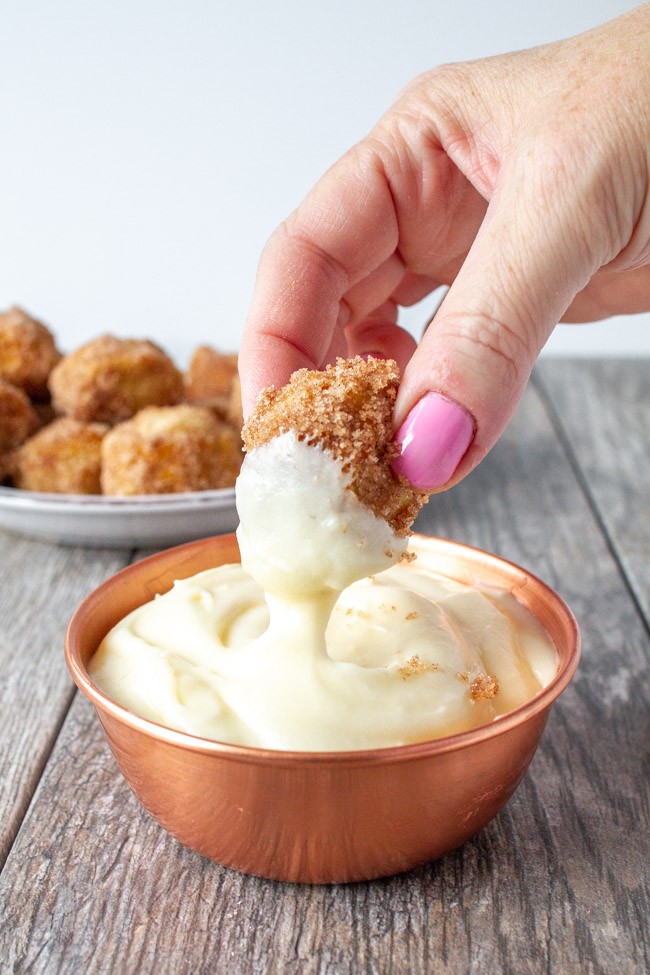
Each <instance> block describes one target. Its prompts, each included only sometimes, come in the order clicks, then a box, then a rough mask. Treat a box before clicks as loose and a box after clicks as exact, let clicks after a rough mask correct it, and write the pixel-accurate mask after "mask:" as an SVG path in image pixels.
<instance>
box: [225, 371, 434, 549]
mask: <svg viewBox="0 0 650 975" xmlns="http://www.w3.org/2000/svg"><path fill="white" fill-rule="evenodd" d="M398 384H399V369H398V368H397V364H396V363H395V362H393V361H392V360H391V359H373V358H372V357H369V358H368V360H367V361H365V360H364V359H362V358H361V356H357V357H356V358H354V359H337V360H336V365H334V366H328V367H327V368H326V369H325V370H323V371H322V372H320V371H317V370H309V369H299V370H298V371H297V372H295V373H294V374H293V376H292V377H291V379H290V380H289V382H288V383H287V385H286V386H283V387H282V389H265V390H263V391H262V392H261V393H260V396H259V399H258V401H257V404H256V406H255V409H254V410H253V412H252V413H251V415H250V417H249V418H248V420H247V421H246V423H245V425H244V429H243V431H242V438H243V441H244V449H245V450H252V449H253V448H254V447H260V446H262V444H265V443H267V442H268V441H269V440H272V439H273V438H274V437H277V436H279V435H280V434H282V433H287V432H289V431H290V430H293V431H294V432H295V433H296V435H297V436H298V439H299V440H303V441H305V442H306V443H307V444H309V445H310V446H319V447H321V448H322V449H323V450H326V451H327V452H328V453H330V454H332V456H334V457H335V458H336V459H337V460H339V461H341V466H342V469H343V471H344V473H346V474H348V475H349V476H350V485H349V487H350V489H351V490H352V491H354V493H355V494H356V496H357V497H358V498H359V500H360V501H362V502H363V503H364V504H366V505H367V506H368V507H369V508H371V509H372V511H374V513H375V514H376V515H377V516H378V517H380V518H384V519H385V521H387V522H388V523H389V525H390V526H391V528H392V529H393V531H394V532H395V533H396V534H397V535H402V536H403V535H407V534H408V532H409V528H410V526H411V524H412V523H413V520H414V519H415V516H416V515H417V513H418V511H419V510H420V508H421V507H422V505H423V504H425V502H426V501H427V500H428V495H427V494H426V493H425V492H424V491H418V490H417V489H416V488H414V487H413V485H412V484H411V483H410V482H409V481H408V480H407V479H406V478H405V477H403V476H402V475H401V474H396V473H395V471H393V469H392V467H391V465H390V462H391V460H392V459H393V458H395V457H396V456H397V455H398V454H399V446H398V445H397V444H396V443H395V441H394V440H393V429H392V416H393V406H394V405H395V399H396V396H397V387H398Z"/></svg>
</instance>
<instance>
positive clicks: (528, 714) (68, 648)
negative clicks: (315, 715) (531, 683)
mask: <svg viewBox="0 0 650 975" xmlns="http://www.w3.org/2000/svg"><path fill="white" fill-rule="evenodd" d="M231 538H235V536H234V534H232V533H231V534H226V535H216V536H211V537H208V538H201V539H198V540H196V541H193V542H186V543H185V544H183V545H176V546H174V547H172V548H168V549H164V550H163V551H161V552H156V553H155V554H153V555H149V556H147V557H146V558H143V559H139V560H138V561H137V562H133V563H131V564H130V565H128V566H125V568H123V569H121V570H119V571H118V572H116V573H114V574H113V575H112V576H109V578H108V579H106V580H105V581H104V582H103V583H101V584H100V585H99V586H98V587H96V588H95V589H94V590H93V591H92V592H91V593H89V595H88V596H86V598H85V599H84V600H83V601H82V602H81V603H80V605H79V606H78V608H77V609H76V611H75V612H74V614H73V616H72V618H71V620H70V622H69V624H68V627H67V630H66V634H65V658H66V663H67V665H68V669H69V671H70V674H71V676H72V679H73V680H74V682H75V684H76V685H77V687H78V688H79V690H80V691H81V692H82V693H83V694H84V695H85V697H87V698H88V699H89V700H90V701H91V703H92V704H94V706H95V708H96V709H97V710H98V711H103V712H104V713H105V714H107V715H108V716H109V717H111V718H113V719H114V720H116V721H118V722H119V723H120V724H123V725H126V726H127V727H129V728H131V729H133V730H134V731H138V732H140V733H142V734H144V735H146V736H147V737H149V738H154V739H156V740H158V741H159V742H164V743H166V744H168V745H173V746H176V747H178V748H182V749H186V750H189V751H191V752H198V753H202V754H205V755H215V756H218V757H219V758H222V759H226V760H228V759H229V760H232V761H237V762H246V763H254V764H265V765H268V764H269V763H272V764H273V765H285V766H286V765H319V764H336V765H344V766H351V765H377V764H391V763H393V762H404V761H415V760H417V759H421V758H423V757H425V756H426V757H430V756H432V755H441V754H444V753H447V752H453V751H457V750H459V749H461V748H466V747H469V746H470V745H472V744H477V743H479V742H482V741H485V740H487V739H491V738H495V737H497V736H499V735H502V734H505V733H507V732H508V731H510V730H511V729H512V728H514V727H517V726H518V725H521V724H523V723H525V722H526V721H527V720H529V719H530V718H532V717H534V716H535V715H538V714H540V713H541V712H543V711H544V710H546V709H547V708H550V706H551V704H552V703H553V702H554V701H555V700H556V698H558V697H559V695H560V694H561V693H562V691H564V689H565V688H566V687H567V686H568V684H569V683H570V681H571V679H572V677H573V675H574V674H575V672H576V669H577V667H578V662H579V660H580V653H581V638H580V631H579V629H578V624H577V621H576V618H575V616H574V615H573V613H572V611H571V610H570V608H569V607H568V606H567V604H566V603H565V601H564V600H563V599H562V597H561V596H560V595H559V594H558V593H557V592H556V591H555V590H554V589H553V588H552V587H551V586H549V585H548V584H547V583H545V582H544V581H543V580H541V579H540V578H539V577H538V576H536V575H535V574H534V573H532V572H530V571H529V570H528V569H523V568H522V567H521V566H519V565H517V563H516V562H511V561H509V560H508V559H504V558H501V557H500V556H498V555H493V554H492V553H490V552H486V551H485V550H483V549H480V548H476V547H474V546H471V545H465V544H463V543H462V542H454V541H450V540H448V539H443V538H437V537H435V536H430V535H419V534H417V533H414V534H413V535H412V536H411V538H412V539H414V540H415V541H416V543H417V544H419V545H422V546H423V547H424V548H432V549H435V550H440V549H442V550H443V552H444V553H446V554H448V555H449V556H452V557H454V556H456V557H462V558H467V556H468V555H469V557H470V563H472V562H474V563H476V562H478V561H481V562H482V563H483V564H486V563H487V564H490V565H492V566H495V567H499V568H501V567H505V569H506V571H507V572H510V573H513V575H516V574H517V573H519V574H520V575H521V577H522V579H525V580H530V581H531V582H532V583H533V584H534V585H535V586H536V587H538V588H539V589H540V591H541V592H542V593H543V594H544V596H545V598H546V600H547V601H548V602H550V603H552V604H554V605H555V607H556V609H557V611H558V616H560V617H561V619H562V623H563V625H564V629H565V630H566V633H567V637H568V644H569V650H568V653H567V657H566V660H565V662H564V664H561V665H560V666H559V668H558V671H557V673H556V674H555V676H554V677H553V679H552V680H551V681H550V682H549V683H548V684H547V685H546V687H544V688H542V689H541V690H540V691H538V692H537V694H535V696H534V697H532V698H531V699H530V700H529V701H526V702H525V703H524V704H522V705H520V706H519V707H518V708H515V709H514V710H512V711H508V712H507V713H506V714H503V715H499V716H498V717H496V718H494V720H493V721H491V722H490V723H489V724H486V725H479V726H478V727H477V728H471V729H469V730H468V731H462V732H459V733H457V734H455V735H448V736H445V737H442V738H434V739H428V740H426V741H420V742H413V743H411V744H407V745H390V746H387V747H384V748H372V749H354V750H352V749H351V750H349V751H299V750H283V749H272V748H257V747H255V746H252V745H236V744H231V743H229V742H222V741H215V740H212V739H209V738H201V737H199V736H197V735H192V734H189V733H188V732H185V731H178V730H176V729H174V728H168V727H166V726H165V725H161V724H158V723H157V722H155V721H151V720H150V719H149V718H143V717H141V716H140V715H138V714H134V713H133V712H132V711H129V710H128V709H127V708H125V707H123V706H122V705H121V704H118V703H117V702H116V701H114V700H112V699H111V698H110V697H108V696H107V695H106V694H105V693H104V692H103V691H101V690H100V689H99V687H97V685H96V684H94V683H93V681H92V680H91V679H90V676H89V675H88V671H87V668H86V667H85V665H83V664H82V663H81V659H80V656H79V650H78V646H79V644H80V643H81V637H82V623H83V618H84V617H85V616H86V614H87V613H88V612H90V611H91V610H92V609H93V608H94V607H95V606H96V604H97V603H99V602H101V601H103V599H104V598H105V597H106V593H107V590H110V588H111V587H112V586H113V585H115V582H116V580H119V581H122V580H124V579H125V578H127V577H128V576H129V575H136V574H137V573H138V572H139V571H141V570H142V567H144V566H146V565H149V564H152V563H154V562H156V561H157V560H158V559H159V558H160V557H161V556H163V555H164V556H169V555H170V554H173V553H176V554H177V555H178V556H179V557H180V558H182V557H183V556H184V555H190V554H191V550H192V549H195V548H202V547H204V546H209V545H210V544H214V543H215V542H216V541H218V540H229V539H231ZM441 574H444V573H441ZM450 578H452V577H451V576H450ZM513 595H514V593H513ZM515 598H516V595H515ZM558 652H559V651H558Z"/></svg>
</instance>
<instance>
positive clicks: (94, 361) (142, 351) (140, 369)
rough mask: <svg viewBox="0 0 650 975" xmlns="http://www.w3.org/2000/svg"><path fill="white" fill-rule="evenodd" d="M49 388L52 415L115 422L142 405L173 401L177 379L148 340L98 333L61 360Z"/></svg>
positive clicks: (178, 396) (179, 390)
mask: <svg viewBox="0 0 650 975" xmlns="http://www.w3.org/2000/svg"><path fill="white" fill-rule="evenodd" d="M50 389H51V391H52V402H53V405H54V407H55V409H56V410H57V411H58V412H60V413H65V414H67V415H68V416H73V417H75V419H77V420H97V421H101V422H103V423H118V422H119V421H120V420H126V419H128V418H129V417H131V416H133V415H134V414H135V413H137V412H138V410H140V409H142V408H143V407H145V406H171V405H173V404H174V403H178V401H179V400H180V399H181V398H182V396H183V377H182V375H181V373H180V372H179V371H178V369H177V368H176V366H175V365H174V364H173V362H172V361H171V359H170V358H169V356H167V355H166V354H165V352H163V350H162V349H160V348H159V347H158V346H157V345H155V344H154V343H153V342H149V341H148V340H146V339H118V338H115V336H113V335H101V336H100V337H99V338H97V339H94V340H93V341H92V342H88V343H87V344H86V345H82V346H81V348H79V349H77V350H76V351H75V352H72V353H71V354H70V355H67V356H65V357H64V358H63V359H62V360H61V362H60V363H59V364H58V365H57V366H56V368H55V369H54V370H53V371H52V375H51V376H50Z"/></svg>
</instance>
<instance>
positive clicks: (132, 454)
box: [102, 403, 243, 495]
mask: <svg viewBox="0 0 650 975" xmlns="http://www.w3.org/2000/svg"><path fill="white" fill-rule="evenodd" d="M242 459H243V454H242V448H241V440H240V438H239V437H238V435H237V433H236V432H235V431H234V430H233V429H232V428H231V427H230V426H228V425H227V424H225V423H220V422H219V420H217V419H216V417H215V416H214V415H213V414H212V413H211V412H210V410H208V409H205V408H204V407H201V406H192V405H190V404H187V403H184V404H181V405H180V406H170V407H154V406H151V407H147V408H146V409H144V410H141V411H140V412H139V413H138V414H137V416H135V417H133V419H132V420H127V421H125V422H124V423H120V424H119V425H118V426H116V427H115V428H114V429H113V430H111V432H110V433H109V434H108V435H107V437H106V439H105V441H104V444H103V446H102V488H103V491H104V494H120V495H132V494H170V493H176V492H178V491H206V490H209V489H211V488H223V487H232V486H233V484H234V483H235V479H236V477H237V474H238V473H239V468H240V466H241V462H242Z"/></svg>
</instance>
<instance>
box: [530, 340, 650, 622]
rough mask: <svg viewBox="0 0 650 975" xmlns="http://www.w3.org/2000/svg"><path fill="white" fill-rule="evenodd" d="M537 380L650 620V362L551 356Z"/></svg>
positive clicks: (592, 501) (542, 364) (583, 482)
mask: <svg viewBox="0 0 650 975" xmlns="http://www.w3.org/2000/svg"><path fill="white" fill-rule="evenodd" d="M536 382H537V385H538V388H539V390H540V392H541V394H542V396H543V397H544V399H545V401H546V403H547V404H548V406H549V409H550V411H551V413H552V415H553V420H554V423H555V425H556V429H557V430H558V431H559V432H560V435H561V436H562V438H563V440H564V442H565V443H566V445H567V449H568V452H569V454H570V456H571V457H572V460H573V463H574V465H575V466H576V469H577V470H578V471H579V475H580V479H581V484H582V486H583V488H584V490H585V492H586V494H587V496H588V497H589V498H590V500H591V503H592V506H593V508H594V511H595V512H596V513H597V516H598V518H599V519H600V521H601V524H602V527H603V530H604V532H605V534H606V535H607V537H608V538H609V540H610V543H611V548H612V551H613V552H614V553H615V555H616V557H617V558H619V559H620V562H621V566H622V568H623V571H624V573H625V575H626V578H627V579H628V581H629V584H630V587H631V589H632V590H633V592H634V593H635V596H636V598H637V599H638V601H639V604H640V605H641V607H642V609H643V612H644V614H645V618H646V621H647V622H648V623H649V624H650V570H649V566H650V359H646V360H642V361H637V362H630V361H629V360H627V361H626V360H620V359H618V360H617V359H614V360H611V361H591V362H589V363H584V362H582V363H581V362H574V361H572V360H561V359H556V360H548V361H545V362H541V363H540V364H539V365H538V367H537V375H536Z"/></svg>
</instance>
